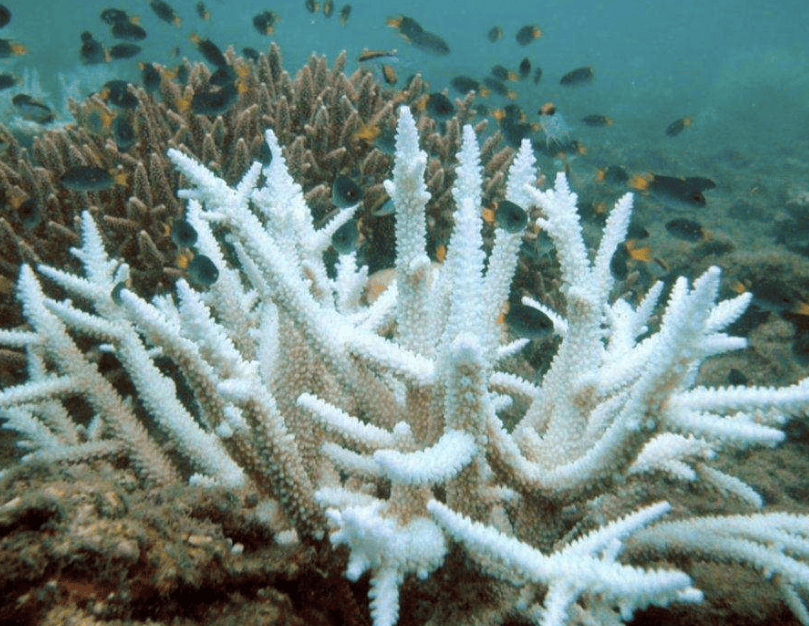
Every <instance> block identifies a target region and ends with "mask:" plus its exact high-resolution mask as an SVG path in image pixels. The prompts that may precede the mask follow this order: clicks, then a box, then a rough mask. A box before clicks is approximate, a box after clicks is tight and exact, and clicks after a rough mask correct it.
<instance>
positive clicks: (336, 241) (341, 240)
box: [331, 218, 360, 254]
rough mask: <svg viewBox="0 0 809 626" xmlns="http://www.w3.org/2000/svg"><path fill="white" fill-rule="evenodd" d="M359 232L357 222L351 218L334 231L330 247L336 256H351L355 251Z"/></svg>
mask: <svg viewBox="0 0 809 626" xmlns="http://www.w3.org/2000/svg"><path fill="white" fill-rule="evenodd" d="M359 239H360V232H359V228H358V226H357V220H356V219H355V218H352V219H350V220H348V221H347V222H346V223H345V224H343V225H342V226H340V228H338V229H337V230H335V231H334V234H333V235H332V236H331V245H332V246H333V247H334V249H335V250H336V251H337V253H338V254H351V253H352V252H354V251H355V250H356V249H357V243H358V242H359Z"/></svg>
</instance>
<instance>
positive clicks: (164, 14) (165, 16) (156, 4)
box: [149, 0, 180, 26]
mask: <svg viewBox="0 0 809 626" xmlns="http://www.w3.org/2000/svg"><path fill="white" fill-rule="evenodd" d="M149 6H150V7H151V8H152V11H153V12H154V14H155V15H156V16H157V17H158V18H160V19H161V20H163V21H164V22H166V23H167V24H171V25H172V26H179V25H180V18H179V16H178V15H177V13H176V12H175V11H174V9H173V8H172V7H171V5H170V4H169V3H168V2H166V1H165V0H149Z"/></svg>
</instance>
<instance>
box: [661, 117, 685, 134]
mask: <svg viewBox="0 0 809 626" xmlns="http://www.w3.org/2000/svg"><path fill="white" fill-rule="evenodd" d="M689 126H691V118H690V117H681V118H680V119H678V120H674V121H673V122H672V123H671V124H669V125H668V126H666V136H668V137H676V136H677V135H679V134H680V133H681V132H683V131H684V130H685V129H686V128H688V127H689Z"/></svg>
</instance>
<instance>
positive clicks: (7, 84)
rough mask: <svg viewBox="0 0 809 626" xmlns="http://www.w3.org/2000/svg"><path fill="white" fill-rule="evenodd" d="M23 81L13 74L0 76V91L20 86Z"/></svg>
mask: <svg viewBox="0 0 809 626" xmlns="http://www.w3.org/2000/svg"><path fill="white" fill-rule="evenodd" d="M21 82H22V81H21V80H20V79H19V78H17V77H15V76H12V75H11V74H0V91H2V90H3V89H9V88H11V87H14V85H19V84H20V83H21Z"/></svg>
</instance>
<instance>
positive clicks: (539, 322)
mask: <svg viewBox="0 0 809 626" xmlns="http://www.w3.org/2000/svg"><path fill="white" fill-rule="evenodd" d="M503 321H504V322H505V323H506V325H508V327H509V328H510V329H511V332H513V333H514V334H515V335H517V336H518V337H524V338H525V339H532V340H540V339H545V338H547V337H549V336H550V335H552V334H553V321H552V320H551V318H550V317H548V316H547V315H545V313H543V312H542V311H540V310H539V309H535V308H534V307H532V306H527V305H525V304H521V303H519V302H509V303H508V311H507V312H506V314H505V315H504V316H503Z"/></svg>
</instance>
